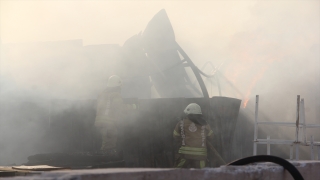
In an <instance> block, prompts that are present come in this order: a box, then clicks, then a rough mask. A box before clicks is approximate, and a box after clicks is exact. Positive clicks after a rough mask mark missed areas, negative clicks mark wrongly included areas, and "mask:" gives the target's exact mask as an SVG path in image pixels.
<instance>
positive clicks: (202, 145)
mask: <svg viewBox="0 0 320 180" xmlns="http://www.w3.org/2000/svg"><path fill="white" fill-rule="evenodd" d="M184 113H185V115H186V117H185V118H183V119H182V120H181V121H180V122H178V124H177V125H176V127H175V129H174V131H173V137H174V139H175V140H176V141H178V142H179V144H180V148H179V151H178V157H177V158H176V162H175V167H177V168H203V167H205V165H206V159H207V140H209V141H210V140H212V139H213V131H212V130H211V128H210V125H209V124H208V123H207V122H206V120H205V119H204V118H203V116H202V112H201V108H200V106H199V105H198V104H196V103H191V104H189V105H188V106H187V107H186V108H185V110H184Z"/></svg>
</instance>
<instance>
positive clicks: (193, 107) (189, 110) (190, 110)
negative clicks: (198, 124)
mask: <svg viewBox="0 0 320 180" xmlns="http://www.w3.org/2000/svg"><path fill="white" fill-rule="evenodd" d="M184 113H185V114H186V115H189V114H202V112H201V108H200V106H199V105H198V104H196V103H191V104H189V105H188V106H187V107H186V109H185V110H184Z"/></svg>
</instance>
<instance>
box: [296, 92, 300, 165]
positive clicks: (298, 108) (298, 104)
mask: <svg viewBox="0 0 320 180" xmlns="http://www.w3.org/2000/svg"><path fill="white" fill-rule="evenodd" d="M299 111H300V95H297V111H296V140H295V146H296V160H297V161H298V160H299Z"/></svg>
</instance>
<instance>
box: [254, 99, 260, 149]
mask: <svg viewBox="0 0 320 180" xmlns="http://www.w3.org/2000/svg"><path fill="white" fill-rule="evenodd" d="M258 110H259V95H256V108H255V119H254V138H253V155H257V139H258Z"/></svg>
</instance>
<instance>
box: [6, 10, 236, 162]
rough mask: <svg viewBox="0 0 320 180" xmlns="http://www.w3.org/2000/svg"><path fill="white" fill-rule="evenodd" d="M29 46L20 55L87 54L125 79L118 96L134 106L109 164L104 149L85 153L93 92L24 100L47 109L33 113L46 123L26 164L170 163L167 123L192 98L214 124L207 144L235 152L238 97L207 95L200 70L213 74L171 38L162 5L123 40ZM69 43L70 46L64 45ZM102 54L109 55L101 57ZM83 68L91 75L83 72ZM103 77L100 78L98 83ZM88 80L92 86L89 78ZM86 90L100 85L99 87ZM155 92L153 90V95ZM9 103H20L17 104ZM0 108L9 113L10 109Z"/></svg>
mask: <svg viewBox="0 0 320 180" xmlns="http://www.w3.org/2000/svg"><path fill="white" fill-rule="evenodd" d="M30 47H31V51H30V48H29V51H26V52H24V53H25V54H26V55H25V57H27V58H30V59H31V58H39V59H41V58H42V59H46V58H56V59H63V58H68V59H74V60H78V61H79V59H80V60H81V59H83V58H87V59H88V60H90V61H92V64H96V65H97V66H99V67H100V68H101V69H103V71H104V74H102V73H101V76H103V77H104V80H106V78H107V77H109V76H110V75H112V74H117V75H119V76H120V77H122V79H123V81H124V82H123V87H122V95H123V97H124V101H125V102H126V103H129V104H130V103H132V104H137V105H138V107H139V108H138V110H135V111H131V112H129V114H130V115H129V116H128V117H127V118H126V122H124V124H125V125H124V126H123V127H121V128H122V132H123V133H122V134H121V135H120V139H121V141H120V144H121V145H120V146H121V148H122V149H124V151H123V156H122V157H121V160H123V162H122V161H121V163H120V161H119V159H118V160H116V163H113V164H111V165H110V161H115V160H112V159H111V160H110V159H108V158H107V157H106V158H107V159H103V158H101V157H99V158H96V160H93V159H90V158H89V159H88V156H87V155H86V154H87V153H88V152H94V151H96V150H98V147H99V146H100V145H99V143H101V140H100V139H99V136H97V132H96V130H95V128H94V127H93V123H94V119H95V102H96V100H95V99H79V100H77V99H72V100H70V99H68V98H64V99H50V100H49V101H48V100H47V101H45V102H44V101H42V103H40V104H41V105H40V104H39V103H29V105H26V106H25V108H26V109H29V110H26V111H30V110H31V111H33V112H35V113H38V112H41V111H46V112H42V113H38V114H41V117H42V118H41V119H43V117H44V116H45V117H46V118H45V119H46V120H45V123H44V122H43V120H42V122H41V127H42V128H44V129H46V131H45V133H44V134H43V138H42V139H41V143H37V145H36V148H37V150H39V152H42V153H41V154H37V155H33V156H30V157H29V158H28V160H29V162H28V163H27V164H29V165H37V164H48V165H55V166H68V167H73V166H74V167H80V166H82V167H84V166H93V167H103V166H106V167H109V166H114V167H116V166H126V167H172V166H173V161H174V156H175V152H176V150H177V147H175V145H174V143H173V138H172V130H173V128H174V126H175V124H176V123H177V121H179V120H180V118H181V113H182V112H183V109H184V107H185V106H186V105H187V104H189V103H191V102H195V103H198V104H199V105H200V106H201V107H202V109H203V112H204V115H205V117H206V118H207V120H208V122H209V124H210V125H211V126H212V127H213V129H214V132H215V138H214V142H212V144H213V146H214V147H216V149H217V151H218V152H219V154H220V155H221V156H222V158H223V159H225V160H226V161H229V160H231V159H233V158H234V157H235V156H237V155H235V154H234V152H233V150H232V149H233V148H232V139H233V135H234V132H235V128H236V120H237V117H238V113H239V108H240V104H241V100H239V99H236V98H228V97H221V96H214V97H209V93H208V91H207V88H206V85H205V83H204V81H203V79H202V76H207V77H208V76H214V75H212V74H211V75H207V74H205V73H204V72H202V71H201V70H200V69H198V68H197V67H196V66H195V65H194V63H193V61H192V60H191V59H190V58H189V57H188V55H187V53H186V52H184V50H183V49H182V48H181V47H180V46H179V44H178V43H177V42H176V41H175V35H174V31H173V28H172V25H171V23H170V20H169V18H168V16H167V14H166V12H165V10H161V11H160V12H159V13H157V14H156V15H155V16H154V17H153V18H152V20H151V21H150V22H149V23H148V25H147V27H146V29H145V30H144V31H143V32H142V33H139V34H137V35H134V36H132V37H131V38H129V39H128V40H127V41H126V42H125V43H124V44H123V46H122V47H120V46H117V45H91V46H82V42H81V40H75V41H66V42H50V43H38V44H34V45H32V46H30ZM38 47H46V48H47V49H51V50H52V49H53V50H54V51H53V52H52V51H51V52H50V51H49V50H48V53H46V55H45V56H44V57H37V56H35V53H33V52H32V51H37V48H38ZM70 47H71V49H70V51H71V52H72V53H71V54H69V53H67V51H66V49H67V48H70ZM4 49H5V50H7V51H13V52H14V50H15V49H19V48H17V46H16V45H7V46H6V47H5V48H4ZM106 59H108V61H105V60H106ZM93 69H94V68H93ZM188 71H189V72H188ZM190 72H191V73H190ZM88 76H89V77H90V75H89V73H88ZM88 79H90V78H88ZM101 79H103V78H101ZM105 82H106V81H105ZM105 82H102V84H101V85H100V86H101V87H104V83H105ZM91 83H92V82H91ZM84 84H87V83H86V82H84ZM88 85H89V86H90V83H88ZM91 92H94V93H98V91H97V90H95V91H91ZM154 92H156V94H157V95H156V96H157V98H154V95H152V93H153V94H154ZM39 106H41V108H40V107H39ZM10 107H15V108H21V106H20V105H17V106H10ZM11 110H12V109H11ZM3 111H4V112H5V113H12V111H10V109H3ZM44 114H45V115H44ZM30 155H32V154H30ZM91 155H92V154H91ZM80 159H82V160H80ZM97 159H98V160H97ZM212 159H215V158H212ZM101 163H104V165H102V164H101ZM108 163H109V164H108ZM119 163H120V164H119ZM219 164H221V162H214V160H213V161H212V164H210V166H211V167H213V166H217V165H219Z"/></svg>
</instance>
